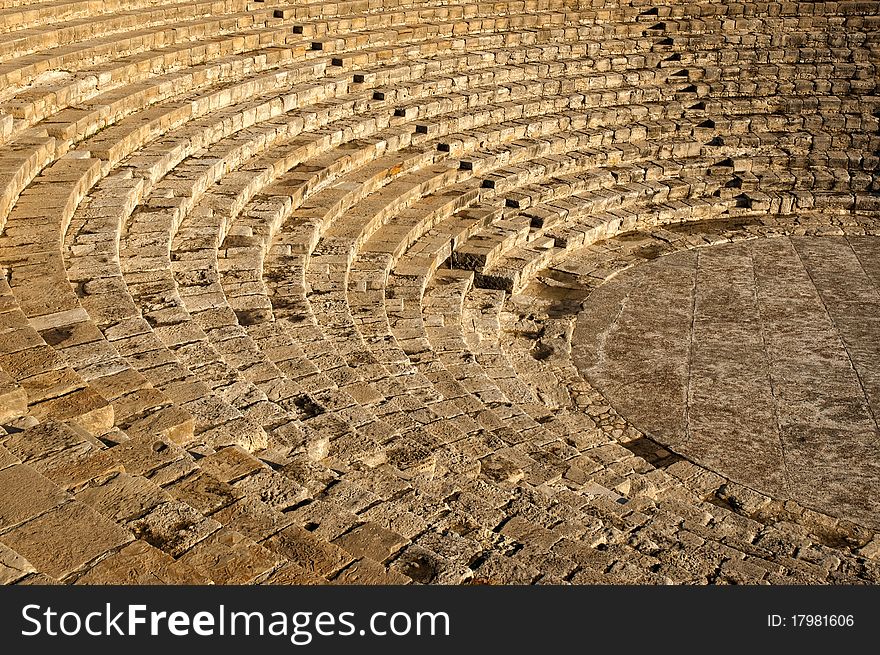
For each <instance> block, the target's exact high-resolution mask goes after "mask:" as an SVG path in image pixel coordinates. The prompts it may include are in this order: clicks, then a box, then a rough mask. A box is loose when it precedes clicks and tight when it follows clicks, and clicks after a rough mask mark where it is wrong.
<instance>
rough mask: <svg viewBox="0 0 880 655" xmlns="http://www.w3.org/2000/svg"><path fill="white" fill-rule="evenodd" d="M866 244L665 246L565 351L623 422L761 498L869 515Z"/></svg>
mask: <svg viewBox="0 0 880 655" xmlns="http://www.w3.org/2000/svg"><path fill="white" fill-rule="evenodd" d="M878 284H880V239H877V238H873V237H785V238H773V239H758V240H753V241H746V242H740V243H734V244H727V245H720V246H713V247H707V248H699V249H694V250H688V251H684V252H679V253H676V254H672V255H669V256H666V257H661V258H659V259H657V260H655V261H652V262H649V263H646V264H643V265H639V266H634V267H632V268H630V269H627V270H625V271H623V272H622V273H620V274H619V275H618V276H616V277H614V278H613V279H612V280H610V281H609V282H607V283H606V284H604V285H603V286H601V287H599V288H598V289H597V290H596V291H595V292H594V293H593V294H592V295H591V296H590V298H589V299H588V300H587V302H586V303H585V306H584V311H583V312H582V313H581V314H580V315H579V317H578V321H577V326H576V329H575V333H574V335H573V339H572V341H573V343H575V344H577V346H578V347H577V349H576V350H577V356H576V358H575V361H576V363H577V365H578V367H579V368H580V370H581V371H582V372H583V373H584V374H585V375H586V377H587V378H588V379H589V380H590V381H591V382H592V383H593V384H594V385H595V386H596V387H597V388H598V389H599V390H600V391H601V392H602V393H603V395H605V396H606V397H607V398H608V400H609V401H610V402H611V404H612V405H613V406H614V407H615V408H616V409H617V410H618V411H619V412H620V413H621V414H622V415H623V416H624V417H626V418H627V419H629V420H630V421H631V422H632V423H633V425H635V426H636V427H638V428H639V429H641V430H643V431H645V432H646V433H647V434H648V435H649V436H651V437H652V438H654V439H656V440H657V441H659V442H661V443H663V444H664V445H667V446H668V447H670V448H671V449H672V450H673V451H675V452H677V453H679V454H682V455H684V456H686V457H688V458H689V459H692V460H693V461H695V462H698V463H700V464H702V465H704V466H706V467H707V468H709V469H712V470H715V471H717V472H718V473H720V474H722V475H724V476H726V477H729V478H731V479H733V480H736V481H738V482H740V483H742V484H745V485H748V486H750V487H752V488H754V489H756V490H759V491H761V492H763V493H766V494H768V495H770V496H771V497H774V498H785V499H792V500H796V501H797V502H799V503H801V504H802V505H804V506H807V507H812V508H814V509H816V510H819V511H822V512H825V513H828V514H831V515H834V516H837V517H839V518H845V519H848V520H853V521H857V522H860V523H862V524H865V525H869V526H873V527H875V528H876V527H878V526H880V517H878V516H877V509H876V502H877V498H878V496H880V428H878V423H877V417H878V416H880V290H878Z"/></svg>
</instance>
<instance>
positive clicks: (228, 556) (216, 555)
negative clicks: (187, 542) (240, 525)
mask: <svg viewBox="0 0 880 655" xmlns="http://www.w3.org/2000/svg"><path fill="white" fill-rule="evenodd" d="M278 561H279V558H278V556H276V555H274V554H273V553H272V552H271V551H269V550H266V549H265V548H263V547H262V546H259V545H257V544H256V543H254V541H252V540H251V539H249V538H248V537H245V536H243V535H241V534H240V533H238V532H235V531H234V530H229V529H227V528H221V529H220V530H218V531H217V532H215V533H213V534H212V535H210V536H209V537H208V538H206V539H204V540H203V541H200V542H199V543H198V544H196V545H195V546H194V547H193V548H191V549H190V550H189V551H187V552H186V553H184V555H183V556H182V557H181V558H180V562H181V563H182V564H184V565H186V566H190V567H192V568H194V569H195V570H197V571H200V572H202V573H203V574H205V575H206V576H210V578H211V579H212V580H213V581H214V582H215V583H216V584H247V583H249V582H253V581H254V579H255V578H257V577H259V576H261V575H263V574H265V573H267V572H268V571H270V570H272V568H273V567H274V566H275V565H276V564H277V563H278Z"/></svg>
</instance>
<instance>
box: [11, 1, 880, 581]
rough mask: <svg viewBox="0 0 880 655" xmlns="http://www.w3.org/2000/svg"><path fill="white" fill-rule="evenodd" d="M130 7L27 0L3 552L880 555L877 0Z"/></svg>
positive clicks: (528, 568) (292, 556) (119, 574)
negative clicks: (879, 544) (879, 503)
mask: <svg viewBox="0 0 880 655" xmlns="http://www.w3.org/2000/svg"><path fill="white" fill-rule="evenodd" d="M115 4H119V3H101V2H74V3H67V2H62V3H57V2H35V1H31V0H28V1H27V2H25V1H24V0H6V1H5V2H4V3H3V9H2V10H0V32H3V34H4V36H3V38H2V46H0V49H2V55H0V57H2V60H3V65H2V66H0V542H2V543H5V541H4V540H6V539H7V538H8V539H18V540H19V542H20V543H21V545H22V550H21V551H19V549H18V548H16V547H13V546H12V544H11V542H10V543H9V544H8V547H9V548H10V549H11V552H12V553H18V554H19V555H21V556H22V557H27V559H28V561H29V562H30V563H29V564H27V565H22V566H20V564H21V563H20V562H19V561H18V560H17V559H15V556H14V555H11V554H9V553H5V551H2V550H0V562H2V561H6V560H5V559H3V558H7V559H8V558H9V557H12V560H10V562H11V563H10V569H9V572H8V576H9V577H10V579H9V580H8V581H9V582H13V583H16V584H18V583H20V584H34V583H40V582H45V583H56V582H58V581H61V582H75V581H80V582H83V583H107V582H114V581H119V582H164V583H171V582H175V583H176V582H185V581H191V582H223V583H247V584H250V583H262V582H267V583H271V584H316V583H323V582H328V581H329V582H331V583H345V584H361V583H369V584H384V583H398V582H406V581H409V580H411V581H413V582H415V583H420V584H462V583H467V582H475V583H481V584H511V583H540V584H554V583H569V582H571V583H576V584H577V583H593V582H599V583H633V584H657V583H668V582H675V583H685V584H701V583H759V582H760V583H765V582H767V583H773V584H776V583H786V582H788V583H791V582H806V583H818V582H823V583H845V584H853V583H877V582H878V581H880V565H878V564H877V562H876V557H875V555H876V550H877V549H876V547H875V544H876V541H877V535H876V532H877V530H878V529H880V519H878V514H877V507H876V506H875V505H876V503H874V502H873V499H874V498H875V497H876V496H877V493H876V492H877V489H876V488H875V487H877V480H878V466H880V463H878V461H880V459H878V458H880V452H878V450H877V449H878V439H877V437H878V433H880V430H878V427H877V416H878V415H880V368H878V362H880V345H878V344H880V339H878V338H877V336H878V334H880V314H878V307H880V296H878V291H877V289H878V286H880V245H878V238H877V237H878V236H880V196H878V193H877V191H878V179H877V170H878V158H877V153H878V151H880V142H878V138H880V137H878V135H880V117H878V111H877V109H878V97H880V95H878V77H877V74H876V71H877V67H878V65H880V60H878V50H877V48H876V42H877V29H878V23H877V21H876V16H875V15H874V14H876V11H875V9H876V7H874V6H873V5H872V3H864V2H844V3H813V2H793V3H783V4H779V3H769V4H768V3H751V4H749V3H746V4H742V3H723V2H722V3H717V2H716V3H714V4H711V6H710V5H709V4H706V3H686V2H675V3H662V2H661V3H658V4H650V6H648V5H647V4H645V3H643V2H639V3H632V2H628V1H621V2H578V1H574V0H549V1H546V0H541V1H539V2H527V3H523V2H504V1H502V2H498V3H484V4H479V3H476V4H473V3H472V4H469V5H468V6H467V7H465V8H464V9H462V7H461V6H458V4H457V3H436V2H421V1H419V2H416V3H412V2H409V1H408V0H407V1H406V2H403V3H399V2H390V1H389V2H386V3H384V4H383V2H381V1H378V0H377V1H374V2H369V3H363V2H359V1H358V2H343V3H311V4H309V5H308V6H304V7H300V6H299V5H296V6H290V7H287V6H284V7H281V8H279V7H278V3H264V2H240V1H239V0H235V1H234V2H226V3H217V2H214V3H199V4H193V3H182V4H179V5H178V4H173V3H157V2H152V1H149V2H141V1H139V2H134V3H125V5H126V6H125V11H122V12H118V11H117V12H114V11H113V8H112V7H111V5H114V6H115ZM282 4H283V3H282ZM288 4H291V3H288ZM294 4H295V3H294ZM641 5H645V6H641ZM291 21H293V22H292V23H291ZM133 35H134V36H133ZM133 39H134V40H133ZM169 39H170V40H169ZM133 44H134V45H133ZM133 48H134V49H133ZM578 316H580V318H578ZM4 476H5V477H4ZM41 476H42V477H41ZM88 508H91V509H88ZM92 510H94V512H92ZM90 512H91V513H90ZM77 518H81V519H83V520H81V521H75V520H72V521H71V522H70V524H68V522H67V519H77ZM50 526H51V527H52V529H51V530H50V529H49V528H50ZM105 528H106V529H105ZM89 530H91V531H92V532H93V533H94V534H96V535H98V536H97V537H96V538H95V539H93V540H92V541H93V543H90V544H87V543H86V542H85V534H86V532H88V531H89ZM117 531H119V532H117ZM129 531H133V533H134V534H136V535H137V536H139V537H140V539H138V540H137V541H136V542H135V543H131V544H128V543H123V540H124V539H127V538H128V534H129ZM68 532H69V533H70V534H71V535H72V539H73V548H72V550H71V551H70V553H68V554H67V555H65V558H66V559H62V560H61V561H55V560H50V557H49V555H48V553H49V552H50V551H52V549H58V548H59V540H60V537H59V536H58V534H56V533H60V534H65V535H66V533H68ZM123 535H125V536H123ZM65 545H66V544H65ZM98 550H100V551H101V552H100V553H99V552H97V551H98ZM31 554H32V555H33V558H32V557H31ZM184 560H185V561H187V562H189V564H190V565H189V566H187V565H186V564H184V563H183V562H184ZM28 567H31V568H32V569H33V571H32V572H27V573H23V572H24V571H30V568H28ZM160 570H161V571H163V572H162V573H160V572H159V571H160ZM3 575H7V574H3ZM157 576H158V577H157ZM4 579H5V578H3V577H2V576H0V580H4Z"/></svg>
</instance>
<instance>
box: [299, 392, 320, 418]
mask: <svg viewBox="0 0 880 655" xmlns="http://www.w3.org/2000/svg"><path fill="white" fill-rule="evenodd" d="M291 402H292V403H293V404H294V406H295V407H296V408H297V409H298V410H299V411H301V412H302V413H303V414H304V416H305V418H314V417H315V416H320V415H321V414H323V413H324V408H323V407H322V406H321V405H319V404H318V403H316V402H315V401H314V400H313V399H312V398H310V397H309V396H307V395H305V394H300V395H299V396H295V397H293V398H292V399H291Z"/></svg>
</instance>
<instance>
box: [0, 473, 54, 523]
mask: <svg viewBox="0 0 880 655" xmlns="http://www.w3.org/2000/svg"><path fill="white" fill-rule="evenodd" d="M0 489H3V493H2V494H0V528H8V527H10V526H13V525H17V524H19V523H22V522H24V521H27V520H29V519H32V518H33V517H35V516H37V515H39V514H42V513H43V512H45V511H47V510H50V509H52V508H53V507H56V506H58V505H60V504H61V503H62V502H64V501H65V500H66V498H67V495H66V494H65V493H64V492H63V491H61V490H60V489H59V488H58V487H56V486H55V485H54V484H53V483H52V482H51V481H50V480H49V479H47V478H45V477H43V476H42V475H40V474H39V473H37V472H36V471H35V470H34V469H33V468H31V467H30V466H28V465H27V464H16V465H14V466H10V467H9V468H6V469H3V470H0Z"/></svg>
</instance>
